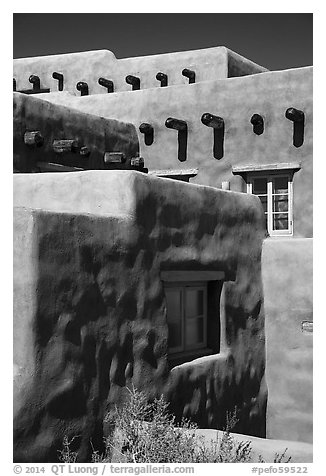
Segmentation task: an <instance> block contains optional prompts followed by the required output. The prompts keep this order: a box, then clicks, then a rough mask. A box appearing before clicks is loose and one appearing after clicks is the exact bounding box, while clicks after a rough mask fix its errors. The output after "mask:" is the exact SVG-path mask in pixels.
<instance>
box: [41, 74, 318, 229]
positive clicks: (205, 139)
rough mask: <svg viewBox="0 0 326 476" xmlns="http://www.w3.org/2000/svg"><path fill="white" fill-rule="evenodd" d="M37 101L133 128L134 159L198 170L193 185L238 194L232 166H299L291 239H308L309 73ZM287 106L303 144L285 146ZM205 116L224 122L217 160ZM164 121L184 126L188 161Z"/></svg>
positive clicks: (239, 182)
mask: <svg viewBox="0 0 326 476" xmlns="http://www.w3.org/2000/svg"><path fill="white" fill-rule="evenodd" d="M42 98H44V99H46V100H48V101H53V102H57V103H61V104H66V105H68V106H71V107H73V108H76V109H79V110H81V111H84V112H89V113H92V114H99V115H101V116H104V117H111V118H114V119H118V120H122V121H126V120H128V121H130V122H132V123H133V124H135V126H136V129H137V132H138V134H139V142H140V154H141V156H142V157H144V159H145V162H146V167H148V168H149V170H155V169H159V170H161V169H169V168H170V169H179V168H180V169H181V168H183V169H185V168H186V169H192V168H196V167H198V168H199V172H198V175H197V177H195V178H194V179H192V181H193V182H196V183H200V184H205V185H211V186H214V187H219V188H220V187H221V184H222V182H223V181H230V182H231V189H233V190H238V191H245V189H244V187H245V184H244V181H243V179H242V178H241V177H240V176H234V175H233V173H232V167H233V166H237V165H247V164H252V165H254V164H256V165H257V164H275V163H280V162H301V170H299V171H298V172H296V173H295V174H294V210H293V213H294V235H295V236H297V237H300V236H303V237H311V236H312V202H313V200H312V68H310V67H309V68H299V69H294V70H286V71H277V72H269V73H263V74H257V75H252V76H247V77H241V78H231V79H226V80H218V81H207V82H204V83H198V84H192V85H189V86H175V87H173V88H159V89H148V90H144V91H133V92H132V94H131V93H126V92H124V93H123V92H122V93H119V94H107V95H106V96H102V95H101V96H98V95H94V96H89V97H82V98H77V97H74V96H70V95H68V94H56V95H52V94H42ZM289 107H295V108H297V109H301V110H302V111H303V112H304V114H305V129H304V143H303V145H302V146H301V147H299V148H297V147H294V146H293V140H292V137H293V123H292V122H291V121H289V120H288V119H286V117H285V111H286V110H287V109H288V108H289ZM206 112H209V113H212V114H215V115H217V116H220V117H223V119H224V122H225V138H224V157H223V158H222V159H220V160H216V159H215V158H214V157H213V129H212V128H210V127H207V126H204V125H203V124H202V123H201V116H202V114H204V113H206ZM256 113H257V114H260V115H262V116H263V118H264V124H265V130H264V133H263V134H261V135H256V134H254V133H253V128H252V125H251V123H250V118H251V116H252V115H253V114H256ZM168 117H175V118H178V119H182V120H184V121H186V122H187V124H188V146H187V147H188V149H187V150H188V156H187V160H186V161H185V162H179V161H178V159H177V156H178V141H177V131H174V130H171V129H167V128H166V127H165V120H166V119H167V118H168ZM143 122H148V123H150V124H152V126H153V127H154V143H153V145H151V146H146V145H145V144H144V137H143V134H141V133H140V132H139V130H138V127H139V125H140V124H141V123H143Z"/></svg>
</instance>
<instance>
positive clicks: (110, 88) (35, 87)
mask: <svg viewBox="0 0 326 476" xmlns="http://www.w3.org/2000/svg"><path fill="white" fill-rule="evenodd" d="M181 74H182V76H184V77H185V78H188V80H189V84H194V83H195V82H196V72H195V71H193V70H191V69H188V68H184V69H183V70H182V71H181ZM52 78H53V79H55V80H57V81H58V91H63V90H64V75H63V74H62V73H59V72H57V71H54V72H53V73H52ZM155 78H156V79H157V81H158V82H159V86H160V87H162V88H163V87H166V86H168V75H167V74H165V73H162V72H161V71H160V72H158V73H157V74H156V76H155ZM28 81H29V82H30V83H31V85H32V87H31V89H22V90H20V91H17V81H16V78H13V90H14V91H17V92H20V93H25V94H39V93H49V92H50V91H51V90H50V88H46V87H41V79H40V77H39V76H37V75H36V74H31V75H30V77H29V78H28ZM125 81H126V83H127V84H130V86H131V91H138V90H139V89H141V80H140V78H139V77H138V76H134V75H133V74H128V75H127V76H126V77H125ZM98 84H99V85H100V86H103V87H104V88H106V89H107V92H108V93H113V92H114V82H113V81H112V80H111V79H107V78H102V77H101V78H99V79H98ZM76 89H77V91H80V95H81V96H88V95H89V86H88V83H86V82H85V81H78V82H77V84H76ZM52 92H53V91H52Z"/></svg>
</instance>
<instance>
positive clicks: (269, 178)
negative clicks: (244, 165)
mask: <svg viewBox="0 0 326 476" xmlns="http://www.w3.org/2000/svg"><path fill="white" fill-rule="evenodd" d="M256 178H265V179H267V231H268V233H269V235H270V236H293V174H292V173H277V172H275V173H268V174H265V173H264V174H262V173H259V174H258V173H256V174H250V175H248V176H247V193H251V194H252V190H253V180H254V179H256ZM275 178H287V180H288V197H289V200H288V229H286V230H274V229H273V215H275V214H277V212H273V196H275V194H274V195H273V180H274V179H275ZM282 195H284V194H282ZM280 213H281V212H280ZM284 213H286V212H284Z"/></svg>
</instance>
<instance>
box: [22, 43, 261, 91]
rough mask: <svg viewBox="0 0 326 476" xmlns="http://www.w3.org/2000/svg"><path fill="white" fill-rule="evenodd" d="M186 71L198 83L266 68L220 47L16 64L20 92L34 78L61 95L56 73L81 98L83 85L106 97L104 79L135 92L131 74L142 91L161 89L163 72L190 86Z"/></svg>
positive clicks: (103, 54)
mask: <svg viewBox="0 0 326 476" xmlns="http://www.w3.org/2000/svg"><path fill="white" fill-rule="evenodd" d="M184 68H188V69H192V70H195V72H196V81H197V82H200V81H207V80H212V79H218V78H227V77H228V76H230V75H231V76H235V75H236V76H242V75H245V74H255V73H260V72H262V71H266V68H264V67H262V66H259V65H257V64H255V63H253V62H252V61H250V60H248V59H246V58H244V57H243V56H241V55H238V54H237V53H234V52H233V51H231V50H228V49H227V48H225V47H224V46H219V47H216V48H205V49H201V50H193V51H181V52H176V53H166V54H161V55H149V56H138V57H135V58H123V59H117V58H116V57H115V55H114V53H112V51H109V50H98V51H86V52H81V53H71V54H64V55H51V56H39V57H33V58H20V59H16V60H14V72H13V75H14V78H16V83H17V91H19V90H21V89H30V88H31V83H29V81H28V78H29V76H30V75H31V74H36V75H38V76H39V77H40V79H41V87H47V88H50V89H51V91H57V90H58V81H57V80H55V79H53V78H52V73H53V72H55V71H56V72H59V73H61V74H63V75H64V91H69V92H71V93H72V94H75V95H76V96H80V92H79V91H77V89H76V84H77V82H79V81H85V82H86V83H88V87H89V94H106V92H107V90H106V89H105V88H104V87H103V86H100V85H99V84H98V79H99V78H100V77H104V78H106V79H110V80H111V81H113V82H114V90H115V91H130V90H131V86H130V85H128V84H127V83H126V81H125V77H126V76H127V75H129V74H132V75H135V76H137V77H140V87H141V89H147V88H158V87H159V86H160V83H159V81H157V79H156V74H157V73H158V72H160V71H161V72H163V73H165V74H167V75H168V85H169V86H171V85H175V84H188V82H189V80H188V79H187V78H186V77H184V76H182V74H181V72H182V70H183V69H184Z"/></svg>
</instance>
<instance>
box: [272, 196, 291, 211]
mask: <svg viewBox="0 0 326 476" xmlns="http://www.w3.org/2000/svg"><path fill="white" fill-rule="evenodd" d="M288 210H289V196H288V195H275V196H273V212H287V211H288Z"/></svg>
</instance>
